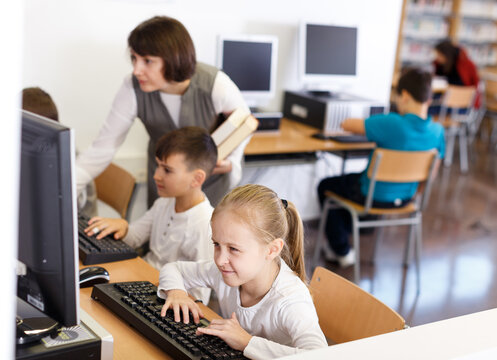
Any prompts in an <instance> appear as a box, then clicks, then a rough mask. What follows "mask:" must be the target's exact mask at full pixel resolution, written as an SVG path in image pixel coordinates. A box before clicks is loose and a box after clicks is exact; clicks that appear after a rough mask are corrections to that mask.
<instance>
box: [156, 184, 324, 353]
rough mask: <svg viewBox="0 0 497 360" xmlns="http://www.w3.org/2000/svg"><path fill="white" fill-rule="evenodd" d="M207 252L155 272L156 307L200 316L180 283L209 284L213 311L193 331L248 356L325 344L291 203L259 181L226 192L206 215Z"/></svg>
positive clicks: (185, 317)
mask: <svg viewBox="0 0 497 360" xmlns="http://www.w3.org/2000/svg"><path fill="white" fill-rule="evenodd" d="M211 225H212V241H213V244H214V260H213V261H212V260H211V261H202V262H175V263H169V264H167V265H165V266H164V267H163V268H162V269H161V272H160V281H159V290H158V293H159V296H161V297H165V298H166V302H165V304H164V307H163V309H162V315H163V316H164V315H165V313H166V310H167V309H169V308H172V309H173V311H174V317H175V320H176V321H180V315H181V314H182V315H183V321H184V322H185V323H187V322H188V321H189V319H188V317H189V316H188V313H189V311H190V312H191V313H192V315H193V321H194V322H195V323H198V321H199V318H200V317H202V316H203V314H202V312H201V310H200V309H199V307H198V306H197V304H196V303H195V302H194V301H193V300H192V299H191V298H189V297H188V296H187V292H186V291H187V290H188V289H190V288H195V287H209V288H212V289H214V291H215V292H216V294H217V296H218V299H219V305H220V309H221V315H222V316H223V318H224V319H219V320H213V321H211V323H210V325H209V326H208V327H206V328H199V329H198V330H197V333H198V335H200V334H209V335H214V336H218V337H220V338H221V339H223V340H224V341H226V342H227V343H228V345H230V346H231V347H232V348H234V349H237V350H241V351H243V353H244V355H245V356H246V357H248V358H252V359H269V358H276V357H280V356H285V355H290V354H294V353H296V352H299V351H303V350H308V349H314V348H319V347H324V346H327V343H326V340H325V337H324V335H323V333H322V331H321V329H320V327H319V324H318V318H317V315H316V310H315V308H314V305H313V302H312V298H311V296H310V293H309V291H308V289H307V286H306V284H305V282H306V274H305V268H304V251H303V226H302V221H301V219H300V216H299V214H298V212H297V210H296V208H295V206H294V205H293V204H292V203H291V202H288V201H286V200H282V199H280V198H279V197H278V196H277V195H276V193H275V192H274V191H272V190H270V189H268V188H266V187H264V186H261V185H245V186H241V187H238V188H235V189H234V190H233V191H231V192H230V193H229V194H227V195H226V196H225V197H224V198H223V200H222V201H221V203H220V204H219V205H218V206H217V207H216V208H215V210H214V213H213V215H212V220H211Z"/></svg>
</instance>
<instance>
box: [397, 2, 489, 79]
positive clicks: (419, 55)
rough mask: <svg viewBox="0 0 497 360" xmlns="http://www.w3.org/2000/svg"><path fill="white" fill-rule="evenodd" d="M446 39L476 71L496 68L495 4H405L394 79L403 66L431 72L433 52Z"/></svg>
mask: <svg viewBox="0 0 497 360" xmlns="http://www.w3.org/2000/svg"><path fill="white" fill-rule="evenodd" d="M445 38H451V39H452V40H453V41H454V42H455V43H457V44H459V45H461V46H463V47H464V48H465V49H466V50H467V52H468V54H469V56H470V57H471V59H472V60H473V61H474V62H475V64H476V65H477V66H478V67H480V68H483V67H489V66H497V1H495V0H404V4H403V7H402V17H401V23H400V29H399V40H398V46H397V55H396V62H395V73H394V79H396V78H397V76H398V74H399V72H400V70H401V69H402V67H404V66H409V65H415V66H421V67H425V68H427V69H431V62H432V60H433V56H434V51H433V48H434V46H435V44H436V43H438V42H439V41H440V40H443V39H445Z"/></svg>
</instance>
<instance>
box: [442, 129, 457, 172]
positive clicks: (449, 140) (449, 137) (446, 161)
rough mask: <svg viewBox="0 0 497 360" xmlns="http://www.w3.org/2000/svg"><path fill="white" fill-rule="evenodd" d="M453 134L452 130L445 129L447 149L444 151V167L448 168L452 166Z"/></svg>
mask: <svg viewBox="0 0 497 360" xmlns="http://www.w3.org/2000/svg"><path fill="white" fill-rule="evenodd" d="M454 142H455V134H454V131H453V129H450V128H449V129H447V148H446V149H445V158H444V165H445V166H447V167H449V166H450V165H452V157H453V156H454Z"/></svg>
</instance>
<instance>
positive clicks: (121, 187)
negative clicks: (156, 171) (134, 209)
mask: <svg viewBox="0 0 497 360" xmlns="http://www.w3.org/2000/svg"><path fill="white" fill-rule="evenodd" d="M95 185H96V188H97V198H98V199H100V200H101V201H103V202H104V203H106V204H107V205H109V206H110V207H112V208H113V209H114V210H116V211H117V212H118V213H119V215H120V216H121V217H122V218H124V219H126V220H128V221H129V216H130V211H129V209H130V207H131V204H132V200H133V194H134V192H135V187H136V180H135V178H134V176H133V175H131V174H130V173H129V172H127V171H126V170H124V169H123V168H121V167H119V166H117V165H115V164H113V163H111V164H109V166H108V167H107V168H106V169H105V170H104V171H103V172H102V173H101V174H100V175H99V176H97V178H96V179H95Z"/></svg>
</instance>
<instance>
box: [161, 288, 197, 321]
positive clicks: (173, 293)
mask: <svg viewBox="0 0 497 360" xmlns="http://www.w3.org/2000/svg"><path fill="white" fill-rule="evenodd" d="M169 308H172V309H173V311H174V321H176V322H179V321H181V316H180V311H181V312H182V313H183V322H184V323H185V324H188V323H189V322H190V319H189V318H190V315H189V311H191V313H192V316H193V321H194V322H195V324H198V322H199V321H200V318H201V317H204V314H203V313H202V310H200V308H199V307H198V305H197V303H195V301H193V299H192V298H190V297H189V296H188V294H187V293H186V292H184V291H183V290H169V291H168V292H167V299H166V303H165V304H164V306H163V307H162V310H161V313H160V314H161V316H162V317H164V316H166V311H167V309H169Z"/></svg>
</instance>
